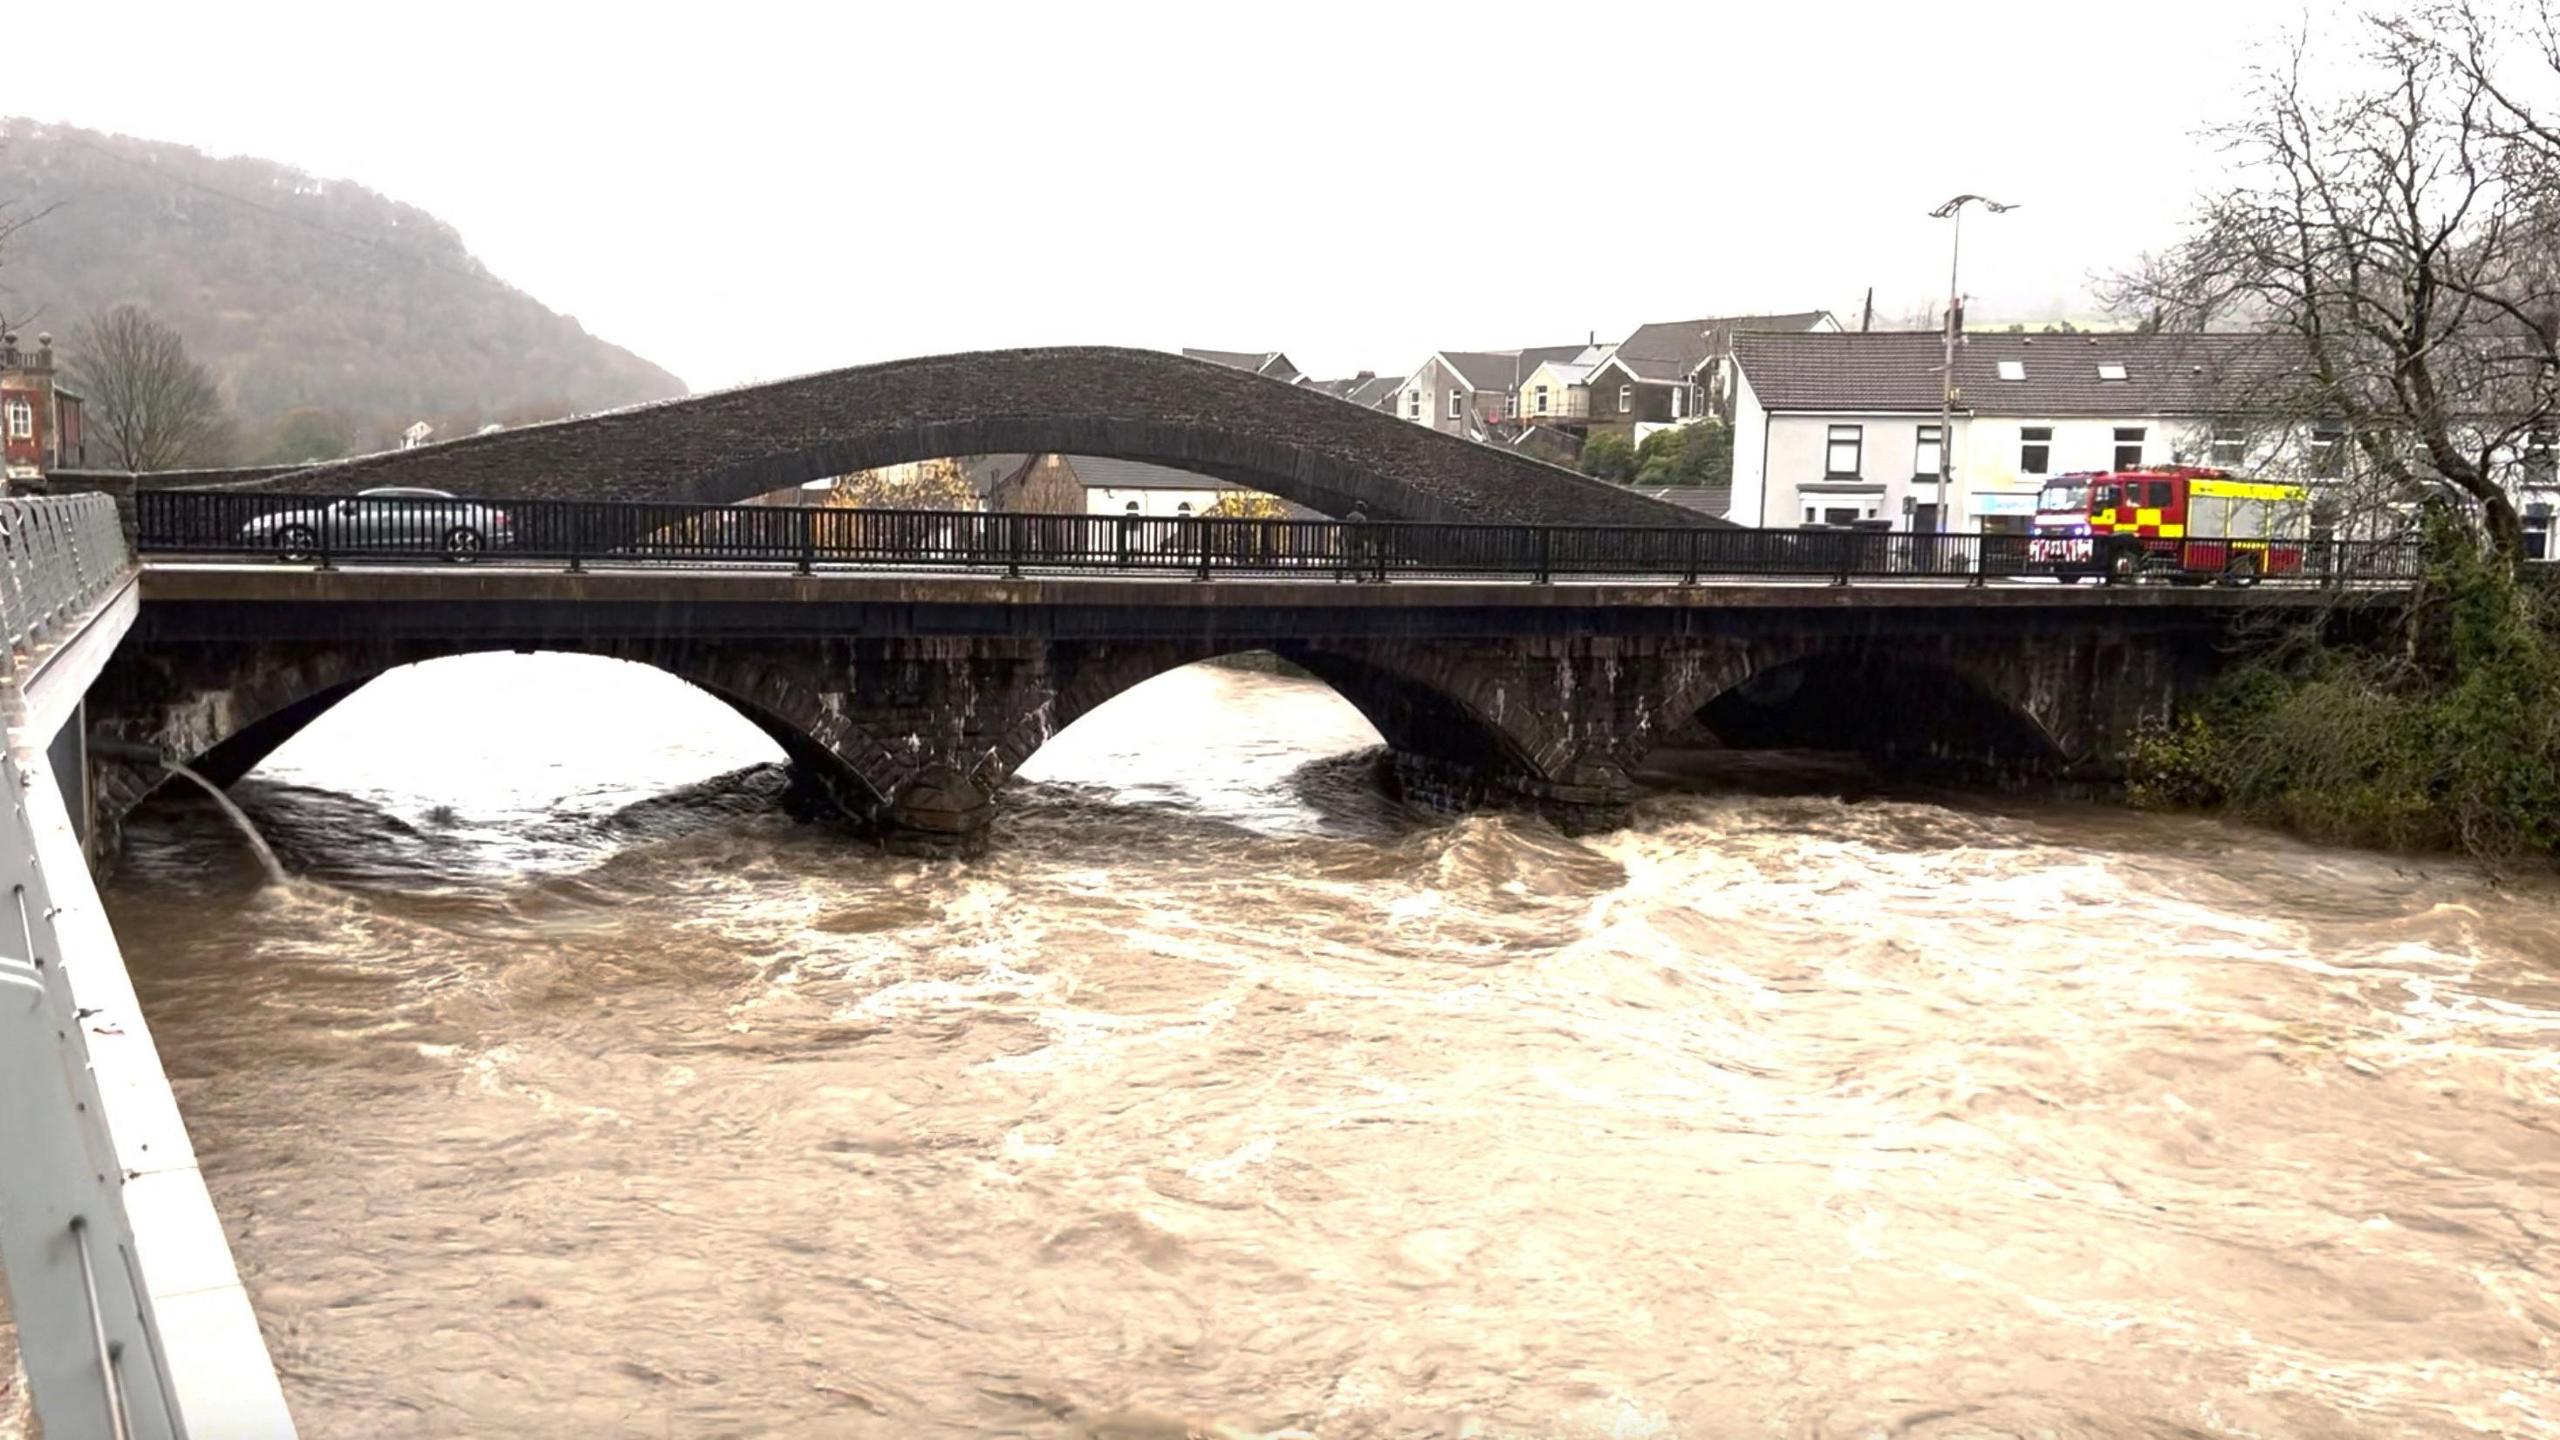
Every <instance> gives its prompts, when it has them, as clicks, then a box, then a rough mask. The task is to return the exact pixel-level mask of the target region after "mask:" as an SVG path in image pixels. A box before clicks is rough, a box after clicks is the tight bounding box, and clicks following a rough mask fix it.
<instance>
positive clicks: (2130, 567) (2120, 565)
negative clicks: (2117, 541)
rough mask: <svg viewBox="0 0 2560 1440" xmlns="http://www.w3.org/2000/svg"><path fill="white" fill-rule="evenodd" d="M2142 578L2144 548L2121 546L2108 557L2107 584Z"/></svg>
mask: <svg viewBox="0 0 2560 1440" xmlns="http://www.w3.org/2000/svg"><path fill="white" fill-rule="evenodd" d="M2141 578H2142V547H2141V546H2139V545H2119V546H2117V547H2116V548H2115V549H2114V550H2112V551H2110V552H2109V553H2108V555H2107V583H2108V584H2110V585H2112V584H2115V583H2117V582H2119V581H2129V580H2139V579H2141Z"/></svg>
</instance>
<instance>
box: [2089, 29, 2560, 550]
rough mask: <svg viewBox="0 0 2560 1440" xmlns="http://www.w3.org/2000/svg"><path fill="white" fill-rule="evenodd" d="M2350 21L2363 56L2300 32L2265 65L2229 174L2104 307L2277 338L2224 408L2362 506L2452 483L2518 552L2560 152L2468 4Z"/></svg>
mask: <svg viewBox="0 0 2560 1440" xmlns="http://www.w3.org/2000/svg"><path fill="white" fill-rule="evenodd" d="M2360 33H2361V36H2362V38H2363V41H2364V43H2365V48H2364V50H2363V52H2362V53H2361V54H2360V55H2359V56H2357V57H2356V58H2355V61H2354V62H2353V63H2352V64H2348V65H2345V66H2337V65H2326V64H2321V63H2315V61H2314V57H2313V56H2312V55H2311V52H2310V43H2309V41H2308V40H2307V39H2305V38H2302V37H2296V38H2295V40H2294V41H2293V43H2292V44H2290V45H2289V46H2288V47H2286V49H2285V51H2284V52H2283V53H2282V54H2281V55H2280V56H2279V57H2278V58H2277V59H2276V60H2275V61H2274V62H2273V63H2271V64H2267V65H2264V66H2261V67H2260V69H2259V71H2258V73H2257V76H2256V80H2255V83H2254V84H2253V86H2252V88H2251V92H2250V101H2251V110H2250V113H2248V114H2247V115H2246V116H2245V117H2244V118H2242V119H2240V120H2239V121H2237V122H2235V123H2232V124H2230V125H2227V126H2224V127H2222V128H2221V129H2219V130H2218V131H2216V132H2215V135H2216V138H2218V139H2219V140H2220V141H2221V142H2222V143H2223V146H2224V148H2225V150H2226V151H2227V152H2228V153H2229V154H2230V155H2231V156H2232V158H2233V160H2234V161H2235V162H2236V174H2235V177H2234V180H2233V183H2232V184H2231V185H2230V186H2229V188H2227V189H2226V190H2224V191H2222V192H2221V193H2218V194H2216V195H2213V196H2211V197H2209V198H2207V199H2205V200H2204V201H2203V202H2202V203H2201V206H2200V209H2199V212H2198V214H2197V215H2196V217H2195V218H2194V220H2193V222H2192V224H2191V226H2190V229H2189V231H2188V234H2187V236H2186V237H2185V239H2184V240H2183V241H2182V242H2181V243H2180V244H2179V245H2178V246H2177V247H2175V248H2174V249H2173V250H2172V251H2171V252H2169V253H2168V254H2166V255H2164V256H2159V257H2154V258H2153V259H2152V260H2150V261H2148V262H2146V264H2145V265H2144V266H2143V267H2142V268H2141V269H2140V270H2138V271H2137V272H2136V273H2134V274H2133V275H2130V276H2127V277H2122V278H2121V279H2120V280H2119V282H2118V283H2117V285H2116V286H2115V287H2114V294H2113V295H2112V296H2111V298H2112V299H2113V300H2114V302H2115V303H2116V305H2117V307H2118V308H2119V310H2121V311H2125V312H2129V313H2134V314H2139V315H2141V316H2143V317H2144V318H2145V320H2146V322H2147V323H2150V324H2153V325H2156V326H2158V327H2160V328H2166V329H2205V328H2209V327H2212V326H2216V325H2230V324H2234V323H2237V324H2242V325H2248V326H2252V327H2258V328H2263V329H2265V330H2267V331H2269V332H2271V334H2272V335H2273V336H2275V337H2277V338H2276V340H2275V341H2273V342H2271V344H2272V347H2273V348H2272V349H2271V351H2270V353H2269V354H2267V355H2265V356H2262V357H2259V359H2260V362H2261V363H2256V364H2252V365H2249V366H2247V367H2244V369H2245V373H2244V374H2241V375H2237V376H2234V377H2233V379H2232V384H2231V385H2230V386H2229V387H2227V388H2226V390H2225V394H2226V396H2227V397H2228V400H2229V404H2230V408H2231V409H2232V410H2233V411H2235V412H2239V413H2246V414H2248V415H2250V416H2252V417H2253V418H2254V419H2256V420H2258V421H2260V422H2270V421H2271V422H2273V423H2274V424H2275V425H2276V426H2277V427H2278V428H2279V429H2284V430H2288V431H2290V432H2292V433H2294V434H2296V435H2298V436H2300V437H2303V438H2302V440H2301V443H2302V444H2303V445H2304V447H2305V448H2306V449H2308V450H2310V451H2311V452H2312V455H2311V460H2312V468H2313V469H2314V472H2315V473H2318V471H2319V469H2320V468H2321V467H2322V466H2323V465H2326V466H2327V467H2328V468H2330V469H2331V470H2332V471H2333V472H2334V473H2336V474H2337V475H2338V477H2339V479H2340V480H2341V482H2342V484H2341V485H2340V486H2339V487H2338V488H2339V490H2340V493H2341V494H2342V496H2344V497H2346V498H2348V499H2349V500H2350V503H2359V502H2361V503H2364V504H2380V505H2389V506H2401V507H2405V506H2406V505H2408V504H2410V503H2412V502H2420V501H2425V500H2429V499H2438V498H2445V497H2446V492H2447V491H2448V490H2450V491H2452V492H2456V493H2458V494H2459V495H2460V496H2461V497H2463V498H2464V499H2466V500H2467V501H2468V502H2469V503H2470V504H2471V505H2472V506H2475V507H2476V508H2477V510H2478V512H2479V514H2480V516H2481V517H2482V520H2483V523H2484V526H2485V528H2486V530H2487V531H2488V535H2489V539H2490V542H2491V543H2492V544H2493V545H2494V546H2495V547H2496V549H2497V550H2498V551H2499V552H2500V553H2502V554H2504V555H2508V556H2515V555H2518V554H2520V553H2521V552H2522V548H2523V533H2522V532H2523V527H2522V521H2521V518H2520V516H2519V513H2518V510H2517V507H2516V504H2515V500H2514V496H2513V491H2512V489H2511V485H2512V482H2513V481H2514V480H2515V479H2516V478H2517V472H2518V469H2519V467H2521V466H2524V465H2529V464H2533V463H2535V458H2534V455H2535V452H2534V442H2535V441H2536V440H2537V439H2539V438H2541V437H2544V436H2546V435H2547V433H2548V427H2549V424H2550V421H2551V417H2552V416H2553V415H2554V414H2555V412H2560V404H2555V385H2560V263H2555V257H2554V253H2553V252H2554V247H2555V244H2556V243H2560V242H2555V240H2554V238H2553V231H2552V230H2551V228H2550V226H2551V221H2552V219H2553V217H2554V215H2555V214H2560V209H2555V198H2560V191H2555V188H2554V185H2553V180H2554V176H2555V173H2556V171H2555V165H2554V163H2553V162H2554V158H2555V156H2560V149H2554V148H2553V147H2551V146H2550V145H2549V144H2548V143H2547V141H2548V138H2549V137H2548V136H2546V135H2543V134H2541V133H2539V131H2538V129H2537V127H2539V126H2540V124H2541V120H2540V117H2537V116H2535V115H2534V114H2533V112H2532V111H2531V110H2529V109H2527V108H2525V107H2523V106H2521V105H2517V104H2513V103H2510V102H2508V101H2506V100H2504V99H2502V98H2501V96H2502V92H2501V90H2500V89H2499V88H2498V81H2497V75H2496V71H2495V68H2494V64H2493V63H2492V62H2491V60H2490V57H2491V56H2492V55H2493V54H2494V53H2498V50H2497V46H2496V44H2495V43H2493V42H2492V41H2491V40H2490V39H2489V38H2487V37H2488V33H2489V32H2488V29H2487V27H2486V24H2485V22H2483V21H2481V20H2480V18H2479V16H2478V15H2477V14H2476V13H2475V11H2474V10H2473V8H2472V5H2471V3H2470V0H2451V3H2449V4H2448V5H2446V6H2444V7H2442V8H2438V9H2434V10H2429V11H2424V12H2420V13H2419V14H2417V15H2416V16H2415V17H2397V18H2393V17H2378V18H2374V19H2371V20H2368V21H2367V22H2366V23H2365V26H2364V28H2363V29H2362V31H2361V32H2360ZM2475 41H2476V43H2475ZM2341 82H2342V83H2341Z"/></svg>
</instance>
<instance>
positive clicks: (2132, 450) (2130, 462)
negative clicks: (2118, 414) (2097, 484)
mask: <svg viewBox="0 0 2560 1440" xmlns="http://www.w3.org/2000/svg"><path fill="white" fill-rule="evenodd" d="M2150 434H2151V431H2150V429H2149V427H2147V426H2142V425H2119V426H2117V427H2116V464H2115V468H2117V469H2118V470H2139V469H2141V468H2142V442H2143V440H2144V439H2145V438H2147V437H2148V436H2149V435H2150Z"/></svg>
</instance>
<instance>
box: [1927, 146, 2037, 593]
mask: <svg viewBox="0 0 2560 1440" xmlns="http://www.w3.org/2000/svg"><path fill="white" fill-rule="evenodd" d="M1977 203H1978V204H1980V205H1981V206H1982V208H1983V209H1985V210H1988V211H1990V212H1991V213H1992V214H1994V215H1999V214H2004V213H2006V212H2008V211H2011V210H2015V209H2017V208H2018V207H2017V206H2015V205H2003V204H2001V203H2000V202H1999V201H1997V200H1994V199H1992V198H1990V197H1989V196H1987V195H1959V196H1957V197H1956V198H1954V199H1953V200H1950V201H1948V202H1947V203H1946V204H1944V205H1941V206H1939V207H1938V208H1937V209H1935V210H1932V211H1930V212H1929V215H1930V217H1931V218H1932V219H1937V220H1953V221H1954V222H1956V224H1955V238H1954V240H1953V242H1952V243H1951V244H1950V245H1949V246H1948V247H1947V324H1946V330H1947V358H1946V367H1945V369H1944V370H1943V371H1942V372H1941V374H1940V376H1939V380H1938V504H1937V507H1936V508H1937V514H1936V517H1935V520H1934V523H1933V524H1932V526H1931V529H1932V532H1933V533H1935V534H1939V535H1944V534H1946V533H1947V481H1948V478H1949V472H1950V470H1951V468H1952V467H1953V464H1954V456H1955V438H1956V437H1955V418H1956V342H1957V341H1958V340H1959V339H1960V338H1962V336H1961V333H1960V332H1961V330H1962V327H1963V325H1964V292H1963V291H1961V290H1959V289H1957V288H1956V262H1957V261H1958V260H1959V259H1961V258H1962V257H1963V255H1964V207H1966V206H1967V205H1972V204H1977ZM1932 558H1933V559H1934V558H1935V557H1932Z"/></svg>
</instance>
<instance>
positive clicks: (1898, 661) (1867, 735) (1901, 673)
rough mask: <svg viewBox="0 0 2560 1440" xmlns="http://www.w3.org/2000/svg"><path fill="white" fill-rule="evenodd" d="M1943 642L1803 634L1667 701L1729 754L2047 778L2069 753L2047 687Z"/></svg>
mask: <svg viewBox="0 0 2560 1440" xmlns="http://www.w3.org/2000/svg"><path fill="white" fill-rule="evenodd" d="M2019 678H2020V676H2019V674H2018V670H2017V667H2016V666H2014V665H2010V666H2007V667H2005V668H2004V667H2003V666H2001V665H1998V664H1995V663H1990V661H1989V659H1988V657H1983V656H1976V655H1973V654H1970V653H1968V651H1967V650H1966V648H1965V647H1964V646H1962V645H1961V644H1956V643H1952V642H1925V641H1924V642H1922V643H1919V644H1914V643H1912V642H1911V641H1910V640H1909V639H1907V638H1897V639H1895V640H1893V641H1890V642H1887V641H1883V640H1878V639H1845V640H1844V639H1837V638H1833V639H1822V638H1810V637H1809V638H1806V639H1804V640H1801V641H1798V642H1795V643H1790V644H1783V645H1755V646H1749V647H1744V648H1740V649H1737V650H1734V651H1731V652H1729V653H1728V654H1727V655H1726V656H1725V657H1724V663H1723V664H1721V665H1719V666H1716V667H1713V668H1712V669H1711V670H1710V671H1709V673H1707V674H1705V675H1702V676H1701V677H1700V683H1699V684H1698V686H1697V687H1696V688H1695V689H1693V690H1691V691H1690V692H1688V693H1687V694H1686V695H1684V696H1682V697H1681V699H1680V700H1679V701H1678V702H1677V704H1678V707H1679V708H1680V709H1681V710H1682V711H1683V712H1684V713H1683V714H1681V715H1676V716H1666V720H1667V721H1668V722H1669V724H1667V725H1666V729H1669V728H1673V727H1676V725H1677V724H1678V722H1679V721H1680V720H1681V719H1694V721H1695V723H1696V724H1698V725H1699V726H1701V727H1703V728H1704V729H1705V730H1706V731H1708V732H1709V733H1710V734H1711V735H1713V736H1714V737H1715V738H1716V739H1717V740H1718V741H1719V742H1721V743H1723V744H1726V745H1729V746H1732V747H1734V748H1737V749H1764V748H1772V747H1784V748H1804V749H1813V750H1839V751H1855V752H1858V753H1861V754H1865V755H1868V756H1870V757H1873V758H1875V759H1878V760H1880V761H1883V762H1885V763H1888V764H1911V765H1918V766H1923V767H1943V768H1948V769H1954V770H1961V771H1964V772H1967V773H1970V774H1974V775H1978V776H1990V777H1997V778H2003V779H2025V778H2034V777H2044V776H2051V775H2054V774H2057V773H2059V772H2061V771H2062V770H2063V769H2065V768H2066V767H2067V766H2068V765H2069V763H2070V761H2071V759H2072V758H2073V757H2072V750H2071V748H2070V739H2071V736H2070V733H2069V727H2068V725H2067V723H2065V722H2064V718H2063V716H2062V714H2061V713H2060V707H2059V706H2058V705H2056V704H2053V703H2050V702H2053V701H2055V700H2057V699H2058V698H2059V697H2058V696H2057V695H2056V694H2055V693H2054V692H2052V691H2050V690H2048V689H2046V688H2044V687H2040V686H2036V685H2032V684H2030V685H2028V686H2026V687H2025V688H2024V689H2023V691H2022V690H2021V689H2020V688H2019V687H2018V680H2019Z"/></svg>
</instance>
